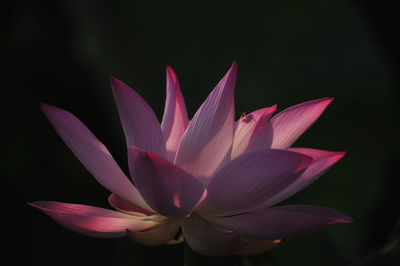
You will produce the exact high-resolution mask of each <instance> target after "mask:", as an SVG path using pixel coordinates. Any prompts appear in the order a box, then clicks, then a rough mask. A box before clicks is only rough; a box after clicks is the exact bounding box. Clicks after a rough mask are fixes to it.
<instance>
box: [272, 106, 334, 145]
mask: <svg viewBox="0 0 400 266" xmlns="http://www.w3.org/2000/svg"><path fill="white" fill-rule="evenodd" d="M332 101H333V98H322V99H318V100H313V101H309V102H305V103H301V104H298V105H295V106H292V107H289V108H287V109H285V110H283V111H282V112H280V113H279V114H277V115H276V116H274V117H273V118H271V123H272V130H273V139H272V145H271V147H272V148H276V149H287V148H289V147H290V146H291V145H292V144H293V143H294V142H295V141H296V140H297V139H298V138H299V137H300V136H301V134H303V133H304V132H305V131H306V130H307V129H308V128H309V127H310V126H311V125H312V124H313V123H314V122H315V120H317V119H318V118H319V117H320V116H321V114H322V113H323V111H324V110H325V109H326V107H327V106H328V105H329V104H330V103H331V102H332Z"/></svg>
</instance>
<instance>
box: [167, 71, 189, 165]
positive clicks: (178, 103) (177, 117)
mask: <svg viewBox="0 0 400 266" xmlns="http://www.w3.org/2000/svg"><path fill="white" fill-rule="evenodd" d="M188 124H189V120H188V115H187V111H186V105H185V101H184V99H183V96H182V92H181V90H180V87H179V82H178V78H177V77H176V74H175V72H174V71H173V70H172V68H171V67H169V66H167V98H166V100H165V110H164V116H163V120H162V122H161V129H162V132H163V134H164V139H165V145H166V148H167V152H168V158H169V159H170V161H172V160H174V158H175V154H176V151H177V150H178V146H179V143H180V142H181V139H182V136H183V133H184V132H185V130H186V128H187V125H188Z"/></svg>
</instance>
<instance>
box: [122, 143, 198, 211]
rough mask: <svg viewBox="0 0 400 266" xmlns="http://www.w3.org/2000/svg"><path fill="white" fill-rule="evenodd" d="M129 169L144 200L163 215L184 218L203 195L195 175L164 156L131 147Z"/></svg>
mask: <svg viewBox="0 0 400 266" xmlns="http://www.w3.org/2000/svg"><path fill="white" fill-rule="evenodd" d="M128 155H129V169H130V171H131V175H132V176H133V179H134V182H135V184H136V186H137V188H138V190H139V191H140V193H141V194H142V196H143V198H144V199H145V201H146V202H147V203H148V204H149V205H150V206H151V207H152V208H153V209H154V210H155V211H157V212H158V213H160V214H161V215H164V216H167V217H172V218H183V217H185V216H186V215H188V214H189V213H191V211H192V210H193V209H194V208H195V206H196V205H197V204H198V202H199V201H200V200H201V199H202V198H204V193H206V192H205V190H204V187H203V185H202V184H201V183H200V181H198V180H197V179H196V178H195V177H193V176H192V175H191V174H189V173H188V172H186V171H184V170H182V169H181V168H179V167H177V166H175V165H174V164H172V163H170V162H169V161H167V160H165V159H163V158H162V157H160V156H158V155H156V154H153V153H150V152H144V151H142V150H140V149H138V148H136V147H130V148H129V150H128Z"/></svg>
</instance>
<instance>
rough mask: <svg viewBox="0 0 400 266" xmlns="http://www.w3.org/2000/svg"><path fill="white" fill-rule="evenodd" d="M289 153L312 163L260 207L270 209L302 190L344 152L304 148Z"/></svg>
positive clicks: (291, 149) (294, 149)
mask: <svg viewBox="0 0 400 266" xmlns="http://www.w3.org/2000/svg"><path fill="white" fill-rule="evenodd" d="M289 151H293V152H298V153H302V154H305V155H308V156H310V157H312V158H313V162H312V163H311V165H310V166H309V167H308V168H307V170H306V171H305V172H304V173H303V174H301V176H300V177H299V178H297V179H296V180H295V181H294V182H293V183H292V184H290V185H289V186H287V187H286V188H285V189H284V190H283V191H281V192H280V193H278V194H276V195H275V196H273V197H272V198H270V199H268V200H267V201H266V202H264V203H263V204H262V205H261V206H260V207H270V206H272V205H274V204H276V203H278V202H281V201H283V200H285V199H287V198H289V197H290V196H292V195H293V194H295V193H297V192H298V191H300V190H302V189H303V188H305V187H307V186H308V185H310V184H311V183H312V182H314V181H315V180H317V179H318V178H319V177H320V176H321V175H323V174H324V173H325V172H326V171H328V170H329V169H330V168H331V167H332V166H333V165H334V164H335V163H336V162H337V161H339V160H340V159H341V158H342V157H343V156H344V155H345V154H346V153H345V152H330V151H323V150H315V149H306V148H290V149H289Z"/></svg>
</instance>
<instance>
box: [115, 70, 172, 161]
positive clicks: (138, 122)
mask: <svg viewBox="0 0 400 266" xmlns="http://www.w3.org/2000/svg"><path fill="white" fill-rule="evenodd" d="M111 86H112V88H113V91H114V97H115V102H116V103H117V107H118V112H119V116H120V119H121V122H122V127H123V128H124V132H125V138H126V143H127V145H128V147H129V146H136V147H139V148H141V149H143V150H145V151H150V152H152V153H155V154H158V155H160V156H162V157H166V148H165V142H164V137H163V134H162V132H161V127H160V123H159V122H158V120H157V117H156V115H155V114H154V112H153V110H152V109H151V108H150V106H149V105H148V104H147V103H146V101H145V100H144V99H143V98H142V97H141V96H140V95H139V94H138V93H137V92H135V91H134V90H133V89H131V88H130V87H128V86H127V85H126V84H124V83H123V82H122V81H120V80H118V79H116V78H111Z"/></svg>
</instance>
